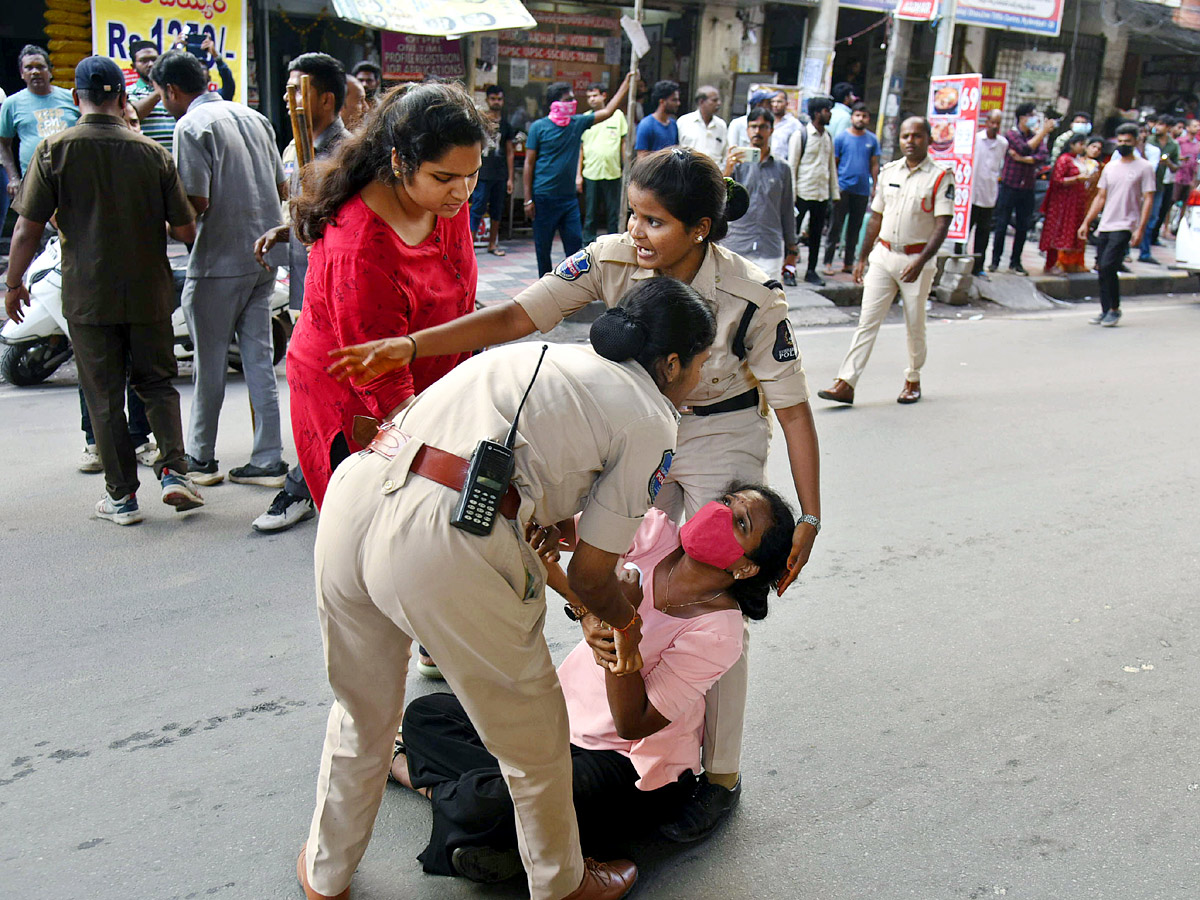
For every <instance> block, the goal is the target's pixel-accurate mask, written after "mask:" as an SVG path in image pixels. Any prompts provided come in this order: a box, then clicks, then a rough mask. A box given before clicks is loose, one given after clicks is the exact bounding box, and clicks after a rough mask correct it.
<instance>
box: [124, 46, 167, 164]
mask: <svg viewBox="0 0 1200 900" xmlns="http://www.w3.org/2000/svg"><path fill="white" fill-rule="evenodd" d="M129 58H130V59H132V60H133V69H134V71H135V72H137V74H138V80H137V84H135V85H134V86H133V87H131V88H130V89H129V102H130V103H132V104H133V108H134V109H135V110H136V111H137V114H138V118H140V119H141V120H142V134H144V135H145V136H146V137H148V138H150V139H151V140H153V141H158V142H159V143H160V144H162V145H163V147H164V148H166V151H167V152H168V153H170V152H172V150H173V146H172V144H173V142H174V137H175V117H174V116H173V115H171V114H170V113H169V112H167V108H166V107H165V106H163V103H162V97H161V96H160V95H159V93H158V90H157V89H156V88H155V87H154V85H152V84H151V83H150V69H151V68H153V66H154V63H155V61H156V60H157V59H158V46H157V45H156V44H155V43H154V42H153V41H131V42H130V44H129Z"/></svg>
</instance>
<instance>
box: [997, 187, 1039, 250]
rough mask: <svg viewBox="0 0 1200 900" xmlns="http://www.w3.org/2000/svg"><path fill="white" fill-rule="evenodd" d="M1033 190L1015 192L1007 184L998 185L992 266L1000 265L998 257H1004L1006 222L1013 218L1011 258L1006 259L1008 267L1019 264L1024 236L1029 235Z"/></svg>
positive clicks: (1023, 246) (1006, 232)
mask: <svg viewBox="0 0 1200 900" xmlns="http://www.w3.org/2000/svg"><path fill="white" fill-rule="evenodd" d="M1034 199H1035V197H1034V192H1033V188H1029V190H1017V189H1016V188H1010V187H1009V186H1008V185H1007V184H1002V185H1000V193H999V195H998V196H997V197H996V213H995V215H996V220H995V221H996V225H995V235H996V242H995V243H994V244H993V245H992V265H993V266H999V265H1000V257H1001V256H1003V255H1004V238H1005V237H1006V236H1007V235H1008V221H1009V219H1012V218H1014V217H1015V219H1016V221H1015V222H1014V223H1013V245H1012V256H1010V257H1009V258H1008V264H1009V266H1015V265H1017V264H1018V263H1020V262H1021V251H1022V250H1024V249H1025V235H1027V234H1029V219H1030V217H1031V216H1032V215H1033V202H1034Z"/></svg>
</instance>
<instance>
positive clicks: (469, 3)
mask: <svg viewBox="0 0 1200 900" xmlns="http://www.w3.org/2000/svg"><path fill="white" fill-rule="evenodd" d="M196 2H201V0H196ZM333 8H334V10H335V11H336V12H337V14H338V15H339V16H341V17H342V18H343V19H346V20H348V21H351V22H357V23H358V24H359V25H364V26H366V27H367V28H378V29H380V30H383V31H397V32H401V33H403V34H429V35H434V36H438V37H449V36H450V35H459V34H470V33H473V32H477V31H496V30H499V29H504V28H533V27H535V26H536V25H537V22H536V21H534V18H533V16H531V15H530V14H529V10H527V9H526V8H525V7H524V6H523V5H522V4H521V0H488V2H487V3H486V4H483V3H479V2H477V0H333Z"/></svg>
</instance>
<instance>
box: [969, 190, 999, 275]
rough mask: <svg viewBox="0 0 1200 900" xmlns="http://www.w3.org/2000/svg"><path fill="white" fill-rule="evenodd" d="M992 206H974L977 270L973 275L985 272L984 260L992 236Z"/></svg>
mask: <svg viewBox="0 0 1200 900" xmlns="http://www.w3.org/2000/svg"><path fill="white" fill-rule="evenodd" d="M993 212H994V210H993V209H992V207H990V206H972V207H971V221H972V222H974V223H975V250H974V253H975V268H974V269H973V270H972V272H971V274H972V275H978V274H979V273H981V272H982V271H983V260H984V257H985V256H986V255H987V245H988V238H990V237H991V236H992V213H993Z"/></svg>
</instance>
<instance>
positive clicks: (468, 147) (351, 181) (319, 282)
mask: <svg viewBox="0 0 1200 900" xmlns="http://www.w3.org/2000/svg"><path fill="white" fill-rule="evenodd" d="M487 137H488V129H487V124H486V122H485V121H484V119H483V117H482V115H481V114H480V113H479V112H478V111H477V110H476V109H475V105H474V103H472V101H471V99H470V97H469V96H468V95H467V94H466V92H465V91H463V90H462V89H461V88H459V87H457V86H454V85H447V84H429V85H416V86H412V87H410V88H406V89H397V90H395V91H393V92H392V93H391V94H390V95H389V96H388V97H386V98H385V99H384V100H383V102H382V103H381V104H380V106H379V107H378V108H377V109H376V110H375V111H374V113H373V114H372V116H371V118H370V119H369V120H368V121H367V122H366V123H365V125H364V126H363V129H362V131H361V132H359V133H358V134H357V135H355V136H354V137H351V138H348V139H347V140H346V141H345V142H344V143H343V144H342V146H341V147H340V148H339V149H338V152H337V153H336V155H335V156H334V157H333V158H332V159H331V160H329V161H327V162H321V163H316V164H314V165H313V166H312V169H311V170H310V171H306V173H305V175H304V190H303V192H302V193H301V196H300V197H299V198H297V199H296V200H294V201H293V204H292V214H293V220H294V221H295V223H296V228H297V231H298V233H299V235H300V237H301V239H302V240H304V241H306V242H310V243H312V250H311V252H310V254H309V261H308V278H307V280H306V281H305V283H304V311H303V312H302V313H301V315H300V321H299V322H298V323H297V324H296V330H295V333H294V334H293V335H292V339H291V342H290V345H289V347H288V365H287V376H288V387H289V388H290V389H291V412H292V433H293V435H294V437H295V441H296V453H297V455H298V456H299V457H300V468H301V470H302V471H303V472H304V477H305V480H306V481H307V483H308V487H309V490H310V491H311V492H312V496H313V500H314V502H315V503H316V504H317V506H318V507H320V505H321V502H322V501H323V500H324V498H325V488H326V487H327V486H328V484H329V479H330V477H331V476H332V474H333V470H334V469H335V468H336V467H337V464H338V463H339V462H341V460H342V459H344V458H345V457H347V456H348V455H350V453H351V452H353V451H355V450H358V449H361V448H359V446H358V445H357V444H356V443H355V441H354V439H353V437H352V434H353V422H354V417H355V416H358V415H363V416H372V417H374V418H377V419H382V418H386V417H389V416H391V415H392V414H393V413H394V412H395V411H396V410H397V409H398V408H399V407H401V406H402V405H404V404H405V403H406V402H407V401H408V400H409V398H411V397H412V396H413V395H414V394H416V393H419V392H420V391H422V390H423V389H424V388H426V387H427V386H429V385H430V384H431V383H433V382H434V381H436V380H437V379H438V378H440V377H441V376H442V375H444V374H446V373H447V372H448V371H450V369H452V368H454V366H456V365H458V363H460V362H461V361H462V360H463V359H465V358H466V357H467V356H468V354H459V355H455V356H437V357H431V358H429V359H421V360H418V361H417V362H415V363H414V364H413V365H412V366H411V367H410V368H406V369H402V370H399V371H397V372H392V373H389V374H387V375H383V376H381V377H379V378H377V379H375V380H373V381H371V382H369V383H367V384H365V385H352V384H350V383H349V382H341V381H338V380H336V379H335V378H333V377H332V376H331V375H329V374H328V373H327V372H326V367H327V366H328V365H329V362H330V359H329V351H330V350H334V349H336V348H338V347H344V346H346V345H347V344H358V343H362V342H363V341H369V340H373V339H375V338H380V337H386V336H390V335H396V334H408V333H409V332H413V331H419V330H420V329H422V328H427V327H429V326H431V325H437V324H441V323H443V322H447V321H450V320H451V319H455V318H457V317H459V316H462V315H465V314H466V313H468V312H470V311H472V310H473V309H474V308H475V281H476V274H477V269H476V263H475V251H474V249H473V244H472V240H471V233H470V223H469V211H468V209H467V205H466V204H467V200H468V199H469V198H470V196H471V191H472V190H473V188H474V186H475V178H476V173H477V172H478V170H479V163H480V156H481V153H482V150H483V146H484V143H485V142H486V140H487Z"/></svg>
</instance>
